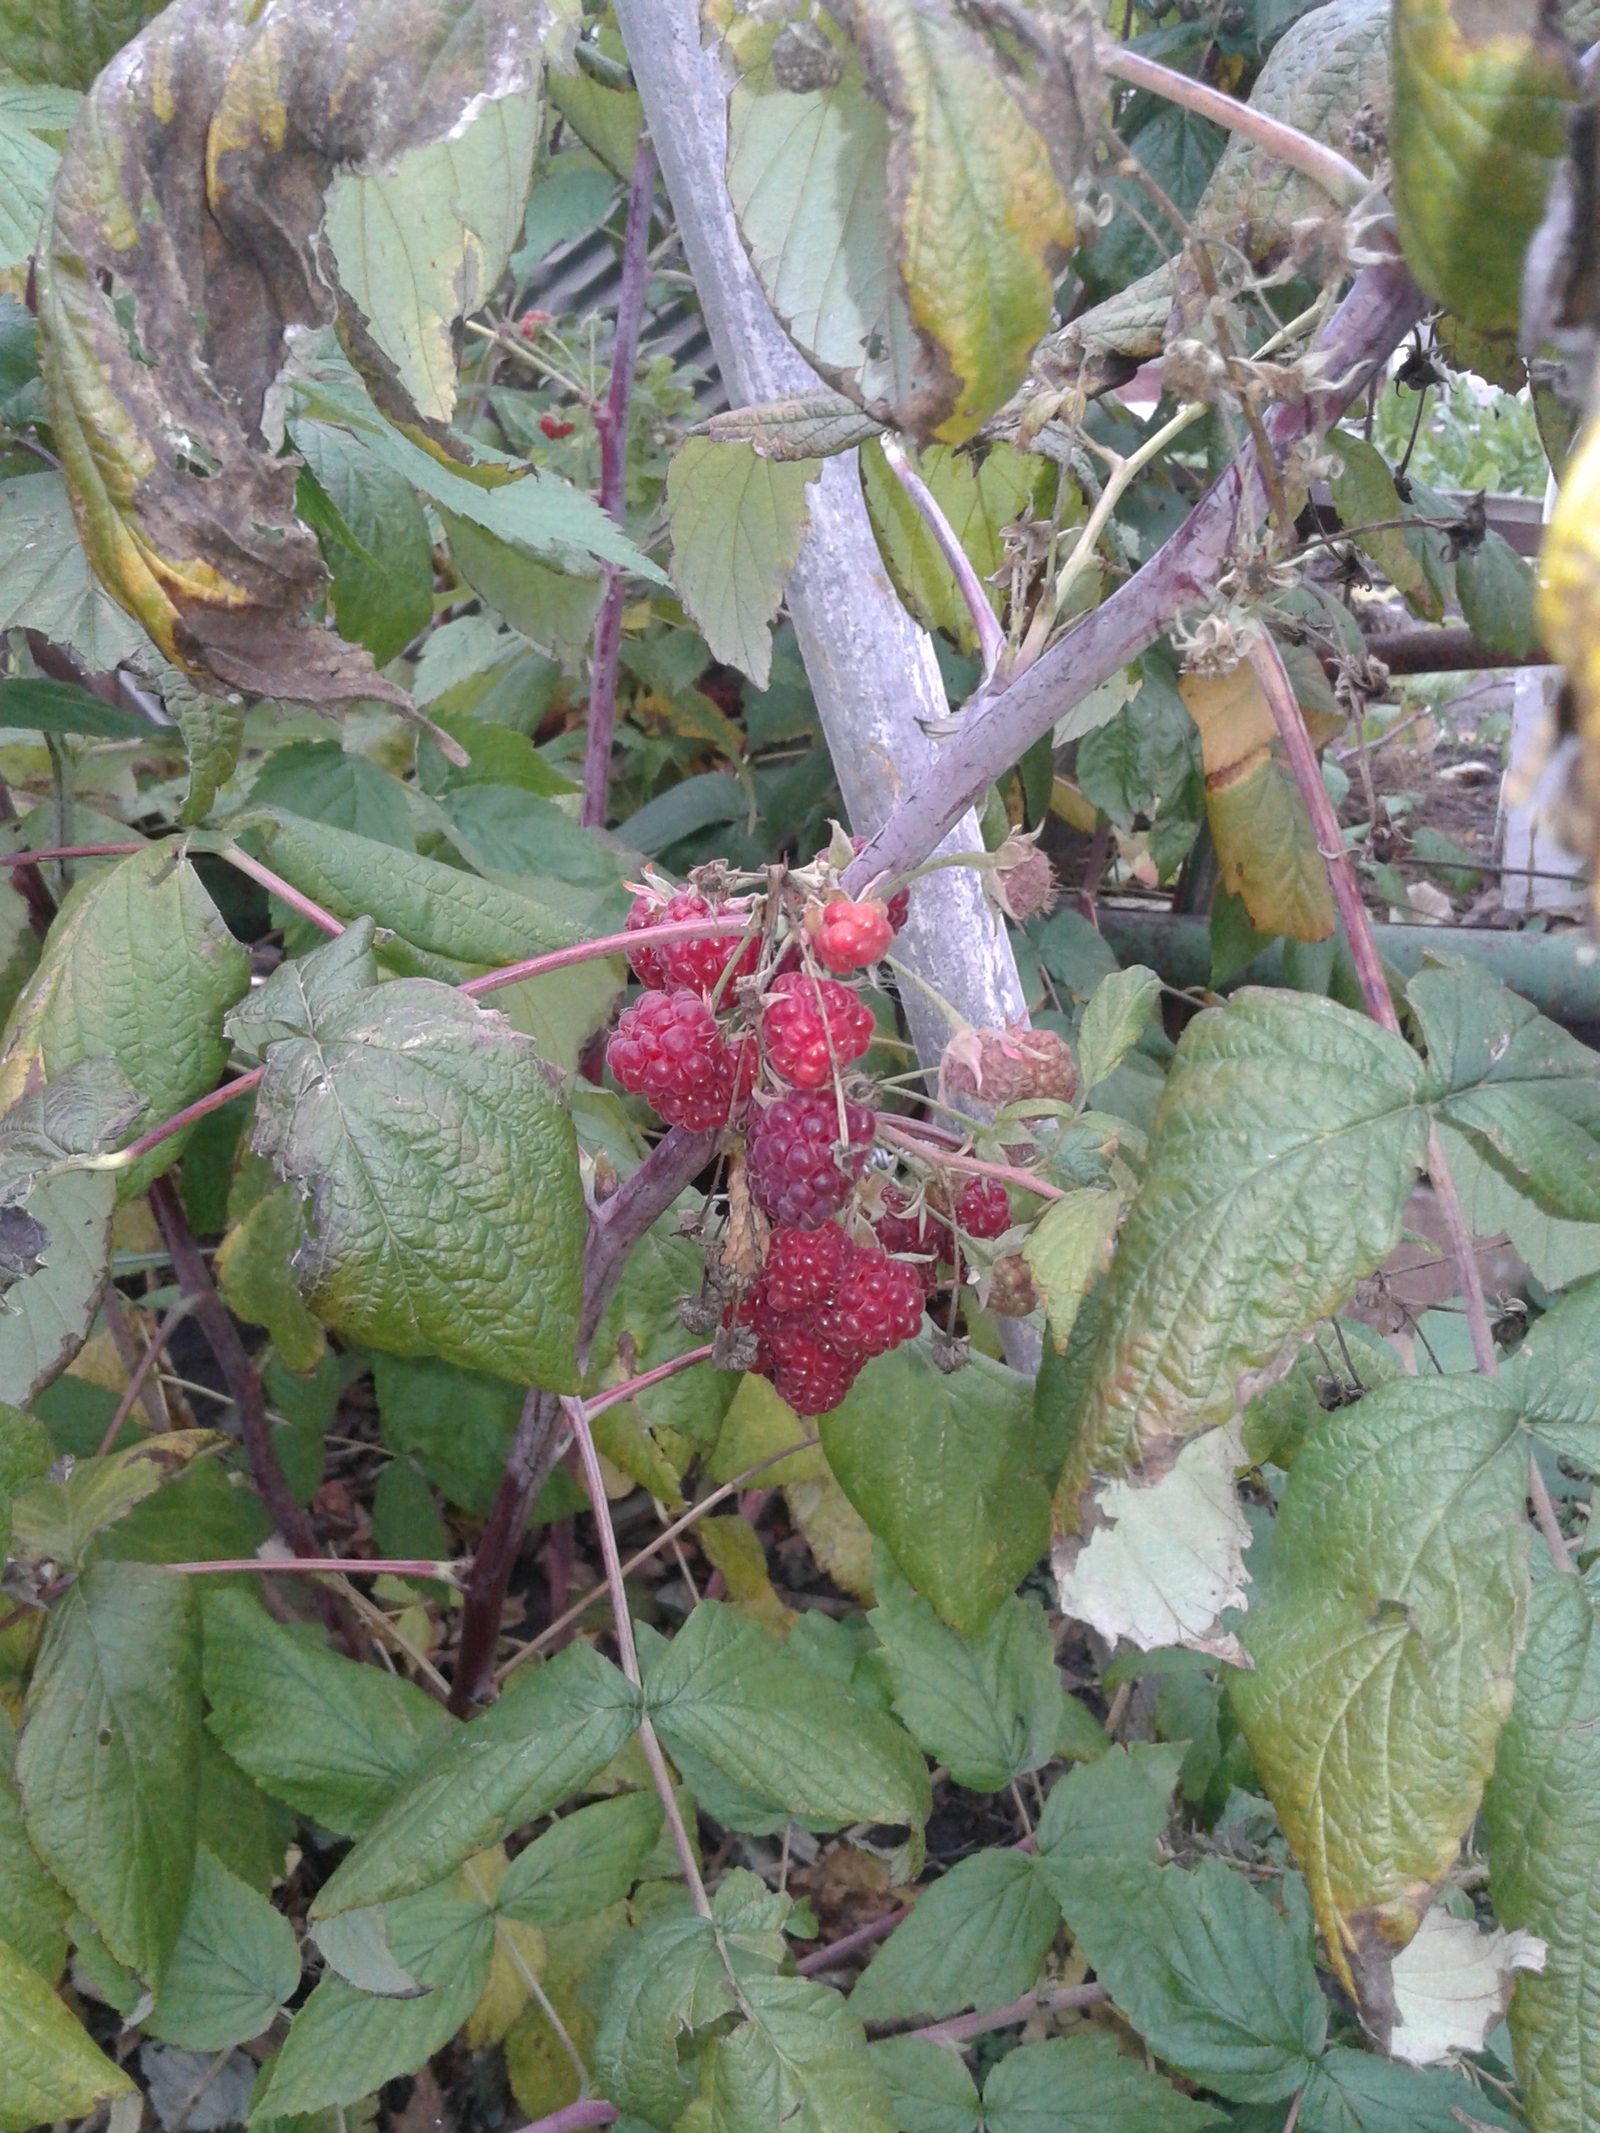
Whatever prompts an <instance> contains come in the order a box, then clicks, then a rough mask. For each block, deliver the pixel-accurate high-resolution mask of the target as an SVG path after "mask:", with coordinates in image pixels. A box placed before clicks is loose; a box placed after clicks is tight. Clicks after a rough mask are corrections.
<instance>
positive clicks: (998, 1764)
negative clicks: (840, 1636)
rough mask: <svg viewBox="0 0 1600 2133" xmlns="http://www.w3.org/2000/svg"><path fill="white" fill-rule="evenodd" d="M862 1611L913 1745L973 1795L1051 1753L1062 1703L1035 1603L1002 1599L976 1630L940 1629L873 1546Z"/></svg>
mask: <svg viewBox="0 0 1600 2133" xmlns="http://www.w3.org/2000/svg"><path fill="white" fill-rule="evenodd" d="M872 1584H873V1590H874V1591H875V1593H876V1594H877V1599H878V1604H877V1607H876V1608H875V1609H874V1610H873V1612H872V1614H871V1615H870V1616H869V1618H868V1619H869V1620H870V1621H871V1623H872V1626H873V1628H874V1629H875V1630H876V1631H877V1633H878V1639H879V1642H880V1643H881V1644H882V1646H883V1660H884V1665H885V1667H886V1668H887V1670H888V1675H889V1680H890V1683H891V1685H892V1689H893V1694H894V1707H895V1710H896V1712H897V1713H898V1714H899V1716H900V1718H901V1719H902V1720H903V1721H904V1723H905V1725H906V1726H907V1727H908V1728H909V1730H910V1732H911V1734H912V1736H913V1738H914V1739H915V1740H916V1741H917V1743H918V1745H919V1746H920V1747H922V1748H924V1749H926V1750H927V1752H928V1754H930V1755H931V1756H932V1757H933V1758H934V1760H935V1761H936V1762H939V1763H943V1764H945V1765H946V1766H947V1767H948V1769H949V1771H950V1775H951V1777H952V1779H953V1780H954V1782H955V1783H956V1784H958V1785H965V1786H967V1787H968V1788H969V1789H970V1790H972V1791H975V1792H998V1791H999V1790H1000V1789H1001V1787H1002V1786H1004V1785H1007V1784H1009V1783H1010V1781H1011V1780H1012V1779H1013V1778H1015V1777H1020V1776H1022V1774H1023V1773H1024V1772H1025V1771H1028V1770H1037V1769H1038V1768H1039V1767H1040V1765H1041V1764H1043V1763H1047V1762H1049V1760H1050V1759H1051V1757H1052V1756H1053V1755H1054V1754H1055V1753H1056V1742H1057V1738H1058V1736H1059V1734H1060V1731H1061V1705H1062V1701H1063V1695H1062V1688H1061V1681H1060V1677H1059V1676H1058V1674H1057V1673H1056V1661H1055V1644H1054V1641H1053V1639H1052V1637H1051V1635H1050V1626H1049V1624H1048V1623H1047V1622H1046V1620H1045V1615H1044V1609H1043V1608H1042V1607H1041V1606H1040V1604H1039V1602H1038V1601H1037V1600H1033V1599H1028V1600H1023V1599H1017V1598H1011V1599H1008V1600H1006V1601H1004V1602H1003V1603H1002V1605H1001V1608H1000V1611H999V1613H998V1614H997V1615H996V1616H995V1617H994V1619H993V1621H991V1622H990V1624H989V1626H988V1628H987V1629H986V1630H984V1632H983V1634H982V1635H981V1636H978V1637H972V1638H967V1637H961V1636H958V1635H957V1633H956V1632H955V1631H954V1630H953V1629H949V1628H947V1627H946V1626H945V1624H944V1623H943V1622H941V1621H940V1620H939V1617H938V1616H937V1615H936V1614H935V1613H934V1611H933V1609H932V1608H931V1607H930V1606H929V1605H928V1602H927V1601H926V1600H924V1599H922V1598H921V1597H920V1595H918V1594H917V1593H914V1592H913V1591H912V1590H911V1587H910V1586H909V1585H908V1584H907V1583H906V1581H905V1579H904V1578H903V1577H902V1576H901V1575H900V1573H899V1571H898V1570H896V1568H895V1566H894V1562H893V1560H892V1558H890V1557H889V1556H888V1554H887V1553H886V1551H884V1550H883V1549H882V1547H881V1546H880V1548H879V1549H878V1550H877V1551H876V1553H875V1556H874V1562H873V1571H872Z"/></svg>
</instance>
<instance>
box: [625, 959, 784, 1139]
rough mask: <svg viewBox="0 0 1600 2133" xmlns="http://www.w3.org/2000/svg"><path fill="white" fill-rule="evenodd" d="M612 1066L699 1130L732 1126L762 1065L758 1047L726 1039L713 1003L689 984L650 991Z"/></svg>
mask: <svg viewBox="0 0 1600 2133" xmlns="http://www.w3.org/2000/svg"><path fill="white" fill-rule="evenodd" d="M606 1064H607V1065H608V1066H609V1067H610V1069H611V1071H612V1073H613V1074H614V1075H615V1076H616V1078H617V1080H618V1082H619V1083H620V1084H621V1086H622V1087H623V1088H625V1089H626V1090H628V1092H629V1093H630V1094H631V1095H634V1096H643V1097H645V1098H646V1099H647V1100H648V1101H649V1103H650V1104H651V1105H652V1107H653V1108H654V1110H655V1111H656V1113H657V1115H658V1116H659V1117H661V1118H663V1119H665V1120H666V1122H667V1124H668V1125H669V1126H687V1127H688V1128H689V1129H690V1131H691V1132H694V1133H704V1132H706V1131H708V1130H709V1129H710V1128H711V1127H713V1126H724V1125H726V1124H727V1122H728V1115H729V1113H730V1111H731V1110H732V1109H733V1107H734V1105H735V1104H736V1103H737V1102H739V1101H740V1100H741V1099H742V1098H744V1097H746V1096H748V1095H749V1093H750V1090H751V1087H752V1085H753V1084H754V1081H755V1070H756V1059H755V1047H754V1045H753V1044H751V1043H750V1042H749V1040H748V1039H746V1040H743V1041H742V1042H741V1043H740V1044H739V1045H738V1046H737V1048H730V1047H729V1046H728V1045H727V1044H726V1043H724V1041H723V1037H722V1033H721V1031H720V1030H719V1029H718V1028H717V1025H716V1021H715V1018H714V1017H713V1015H712V1013H711V1010H710V1008H709V1007H707V1005H706V1003H705V1001H704V1000H702V999H701V997H700V995H699V994H698V993H695V992H690V991H688V990H687V989H680V990H679V991H677V992H670V993H668V992H647V993H644V994H642V995H641V996H640V997H639V999H637V1000H636V1001H635V1002H634V1004H633V1005H632V1007H630V1008H629V1009H628V1010H627V1012H626V1013H625V1014H624V1015H623V1017H622V1019H621V1020H620V1021H619V1022H618V1024H617V1027H616V1033H615V1035H614V1036H613V1037H612V1039H611V1042H610V1043H609V1044H608V1045H607V1046H606Z"/></svg>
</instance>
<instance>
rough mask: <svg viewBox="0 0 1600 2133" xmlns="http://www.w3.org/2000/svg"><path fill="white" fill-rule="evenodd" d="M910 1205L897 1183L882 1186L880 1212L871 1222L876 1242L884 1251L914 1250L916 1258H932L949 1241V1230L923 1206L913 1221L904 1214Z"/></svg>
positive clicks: (939, 1253)
mask: <svg viewBox="0 0 1600 2133" xmlns="http://www.w3.org/2000/svg"><path fill="white" fill-rule="evenodd" d="M910 1204H911V1203H910V1202H909V1200H907V1198H906V1196H905V1194H904V1193H903V1192H902V1191H901V1190H900V1188H899V1186H898V1185H885V1187H884V1188H883V1206H884V1212H883V1213H882V1214H881V1215H880V1216H879V1217H878V1219H877V1221H876V1222H875V1223H874V1225H873V1227H874V1228H875V1229H876V1231H877V1233H878V1242H879V1243H880V1244H881V1245H882V1246H883V1248H884V1250H885V1251H886V1252H914V1253H915V1254H916V1255H917V1256H918V1257H919V1258H923V1259H936V1258H938V1257H939V1256H940V1255H941V1254H942V1253H943V1251H944V1248H945V1246H946V1244H947V1243H948V1242H949V1239H950V1232H949V1231H948V1230H947V1229H946V1228H945V1226H944V1224H943V1223H942V1222H938V1221H935V1219H934V1218H933V1216H932V1215H930V1214H929V1213H928V1211H927V1210H926V1208H924V1210H923V1211H922V1213H921V1214H920V1215H918V1216H916V1218H915V1219H914V1220H913V1219H912V1218H911V1217H910V1216H908V1215H907V1214H906V1209H907V1207H909V1206H910Z"/></svg>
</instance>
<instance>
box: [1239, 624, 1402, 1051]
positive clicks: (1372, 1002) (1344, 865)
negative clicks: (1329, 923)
mask: <svg viewBox="0 0 1600 2133" xmlns="http://www.w3.org/2000/svg"><path fill="white" fill-rule="evenodd" d="M1247 656H1248V658H1249V661H1250V664H1251V666H1252V667H1253V668H1254V669H1255V675H1256V679H1257V680H1258V681H1259V682H1260V684H1261V690H1262V694H1263V695H1264V696H1265V697H1266V699H1267V703H1268V706H1269V708H1270V709H1271V712H1272V718H1273V723H1274V725H1276V727H1277V729H1278V738H1279V739H1280V740H1281V741H1282V742H1283V747H1284V753H1285V754H1286V755H1287V756H1288V758H1289V768H1290V769H1291V770H1292V771H1293V773H1294V781H1295V784H1296V785H1297V786H1298V787H1299V788H1300V797H1301V799H1302V800H1304V802H1305V805H1306V812H1307V814H1308V815H1309V816H1310V817H1311V826H1312V829H1313V831H1314V832H1315V834H1316V839H1317V849H1318V850H1319V851H1320V852H1321V854H1322V859H1323V864H1324V865H1325V866H1326V868H1327V870H1328V885H1329V887H1330V888H1331V889H1332V890H1333V900H1334V902H1335V903H1336V904H1337V905H1338V907H1339V916H1340V918H1341V919H1342V920H1343V921H1344V930H1345V937H1346V939H1347V940H1348V941H1349V943H1350V955H1351V959H1352V961H1353V962H1354V963H1355V966H1356V976H1357V978H1358V980H1359V981H1360V985H1361V997H1362V999H1363V1000H1365V1002H1366V1004H1367V1013H1368V1014H1369V1015H1370V1016H1371V1017H1372V1019H1373V1021H1374V1022H1377V1023H1379V1024H1381V1025H1382V1027H1383V1028H1384V1029H1386V1030H1389V1031H1391V1032H1392V1033H1393V1034H1394V1035H1395V1036H1397V1037H1398V1036H1399V1034H1400V1017H1399V1016H1398V1015H1397V1014H1396V1013H1395V1010H1394V1002H1393V1000H1391V999H1390V997H1389V986H1388V981H1387V980H1386V979H1385V977H1384V975H1383V961H1382V958H1381V957H1380V956H1379V954H1378V944H1377V942H1376V941H1375V940H1374V939H1373V937H1372V928H1371V926H1370V925H1369V923H1368V921H1367V907H1366V905H1365V904H1364V903H1363V902H1362V901H1361V886H1360V883H1359V882H1358V881H1357V880H1356V872H1355V868H1354V867H1353V866H1352V865H1351V864H1350V855H1349V853H1348V852H1346V850H1345V848H1344V838H1343V835H1342V834H1341V832H1340V829H1339V818H1338V816H1337V815H1335V813H1334V811H1333V802H1332V800H1331V799H1330V798H1329V796H1328V788H1327V786H1326V785H1324V783H1323V782H1322V766H1321V765H1320V764H1319V763H1318V761H1317V752H1316V750H1315V749H1314V748H1313V747H1312V745H1311V736H1310V734H1309V733H1307V731H1306V723H1305V720H1304V719H1303V718H1302V717H1301V715H1300V706H1299V704H1298V703H1297V702H1296V700H1295V693H1294V686H1293V684H1292V683H1291V682H1290V680H1289V677H1288V675H1287V674H1286V673H1285V672H1284V667H1283V661H1282V660H1281V659H1280V658H1279V656H1278V648H1277V646H1276V645H1275V644H1274V643H1273V641H1272V639H1271V638H1270V637H1269V636H1268V635H1267V634H1266V632H1265V631H1264V630H1258V631H1252V633H1251V636H1250V642H1249V647H1248V653H1247Z"/></svg>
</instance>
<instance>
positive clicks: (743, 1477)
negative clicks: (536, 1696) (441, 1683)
mask: <svg viewBox="0 0 1600 2133" xmlns="http://www.w3.org/2000/svg"><path fill="white" fill-rule="evenodd" d="M595 1412H596V1408H595V1403H594V1402H593V1401H592V1400H591V1401H590V1402H589V1413H590V1414H591V1415H593V1414H594V1413H595ZM816 1441H817V1440H816V1438H815V1437H802V1438H801V1439H800V1440H799V1442H798V1443H795V1444H786V1445H785V1446H784V1448H783V1450H782V1451H781V1452H769V1453H768V1455H767V1457H766V1458H765V1459H758V1460H757V1461H756V1463H755V1465H754V1466H751V1467H746V1468H745V1470H744V1472H743V1473H742V1474H735V1475H734V1477H733V1479H732V1481H727V1482H724V1483H723V1485H722V1487H721V1488H720V1489H713V1490H712V1492H711V1494H710V1495H709V1496H704V1497H702V1498H701V1500H700V1501H699V1503H697V1504H692V1505H691V1506H690V1507H689V1509H688V1510H687V1511H685V1512H684V1514H683V1516H682V1517H681V1518H679V1519H676V1520H675V1521H674V1522H673V1524H671V1525H670V1526H667V1527H664V1528H663V1530H662V1531H661V1532H660V1533H658V1534H657V1535H656V1537H655V1539H654V1540H653V1541H651V1542H650V1544H649V1546H648V1547H645V1548H641V1549H640V1550H639V1552H638V1554H637V1555H630V1556H629V1558H628V1560H627V1561H626V1562H625V1563H624V1564H623V1566H622V1574H623V1576H624V1577H625V1578H626V1577H631V1576H632V1575H633V1573H634V1571H636V1570H637V1569H638V1567H639V1565H640V1564H641V1563H648V1562H649V1561H650V1559H651V1558H652V1557H653V1556H657V1555H659V1554H660V1553H661V1551H662V1549H663V1548H670V1547H671V1545H672V1543H673V1542H674V1541H675V1540H676V1539H677V1538H678V1536H679V1535H680V1534H681V1533H686V1532H687V1531H688V1529H689V1528H690V1527H691V1526H692V1525H694V1524H695V1523H696V1521H697V1520H699V1519H702V1518H704V1517H705V1515H706V1513H707V1512H708V1511H714V1510H715V1509H716V1507H717V1505H718V1504H719V1503H726V1502H727V1500H728V1498H729V1497H730V1496H735V1495H737V1494H738V1492H739V1491H740V1490H741V1489H742V1488H743V1487H744V1485H745V1483H746V1482H747V1481H752V1480H754V1478H755V1477H756V1475H757V1474H762V1473H765V1471H766V1470H767V1468H768V1467H769V1466H776V1465H777V1464H778V1462H779V1460H781V1459H792V1458H793V1457H794V1455H795V1453H796V1452H806V1451H810V1450H811V1449H812V1448H813V1446H814V1445H815V1444H816ZM605 1589H606V1587H605V1581H604V1579H602V1580H601V1582H600V1583H599V1584H598V1585H592V1586H591V1587H590V1588H589V1590H588V1591H587V1592H586V1593H585V1594H584V1596H583V1598H582V1599H581V1600H578V1601H575V1602H574V1604H573V1605H572V1606H571V1607H569V1608H568V1609H567V1611H566V1613H565V1614H564V1615H558V1616H557V1617H556V1619H555V1621H553V1622H552V1623H551V1624H550V1626H549V1628H548V1629H544V1630H541V1631H540V1632H539V1634H538V1636H537V1637H535V1638H534V1639H533V1640H532V1642H531V1643H528V1644H524V1645H523V1646H522V1647H521V1649H520V1650H519V1651H516V1652H513V1653H512V1655H511V1657H510V1658H509V1659H508V1660H507V1661H506V1663H505V1665H504V1666H503V1667H501V1669H500V1671H499V1673H498V1674H497V1675H496V1677H495V1679H496V1680H497V1681H500V1682H503V1681H504V1680H505V1678H506V1676H507V1675H508V1674H509V1673H511V1672H512V1671H513V1669H515V1668H516V1667H519V1666H521V1664H522V1662H523V1661H524V1660H525V1659H532V1658H533V1657H534V1656H535V1655H536V1654H537V1653H539V1652H542V1651H548V1650H549V1648H550V1646H551V1645H552V1644H556V1643H558V1642H559V1641H560V1639H561V1635H562V1632H563V1631H565V1630H568V1629H571V1627H572V1625H573V1624H574V1623H575V1622H578V1621H580V1620H581V1619H582V1617H583V1616H584V1615H585V1614H586V1613H587V1612H588V1610H589V1609H590V1608H591V1607H592V1606H593V1605H594V1603H595V1601H596V1600H598V1599H599V1598H600V1597H601V1595H602V1594H603V1593H604V1592H605Z"/></svg>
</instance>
